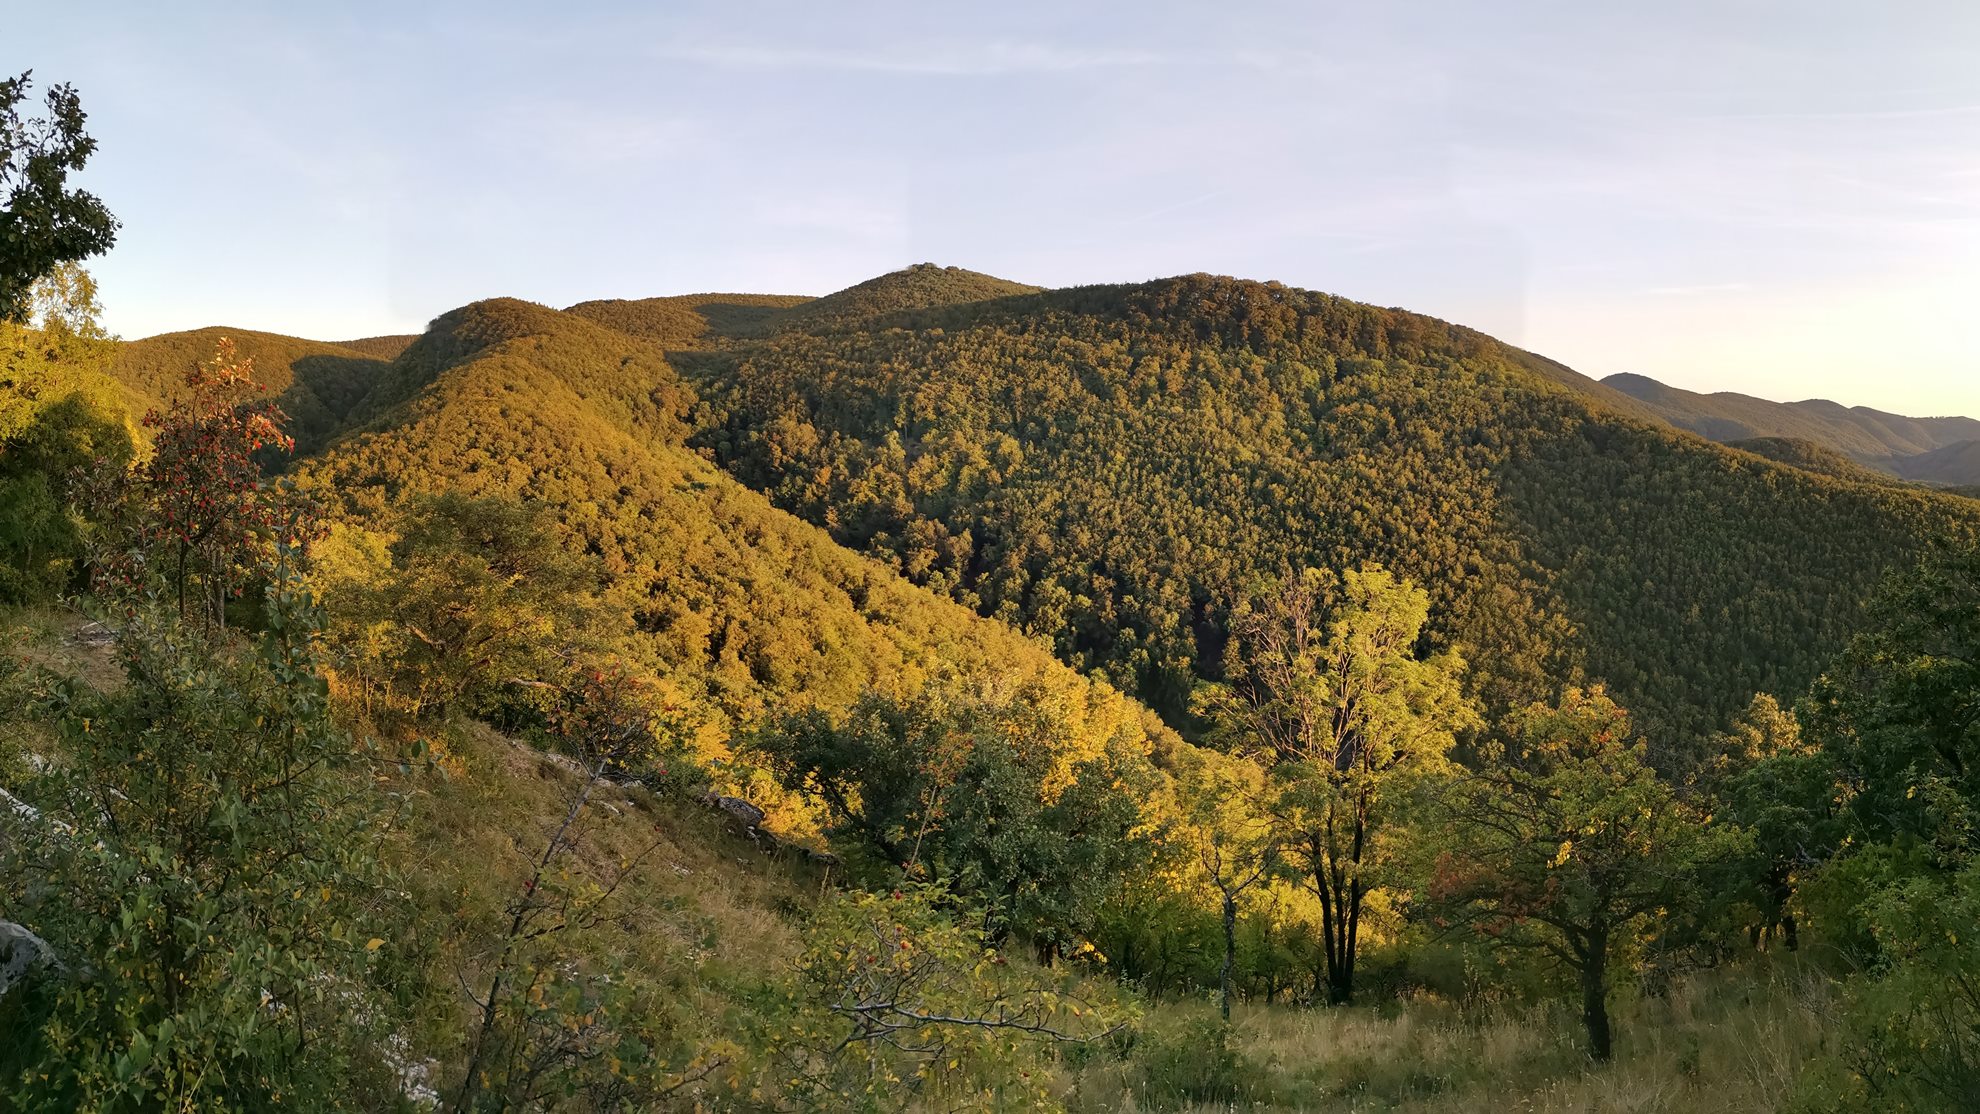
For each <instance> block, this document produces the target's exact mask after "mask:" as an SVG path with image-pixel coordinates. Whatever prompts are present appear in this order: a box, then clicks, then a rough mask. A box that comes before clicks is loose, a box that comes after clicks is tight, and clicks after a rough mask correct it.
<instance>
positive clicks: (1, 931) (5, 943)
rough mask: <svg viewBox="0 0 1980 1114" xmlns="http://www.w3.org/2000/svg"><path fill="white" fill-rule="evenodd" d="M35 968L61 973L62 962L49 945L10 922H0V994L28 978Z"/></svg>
mask: <svg viewBox="0 0 1980 1114" xmlns="http://www.w3.org/2000/svg"><path fill="white" fill-rule="evenodd" d="M36 967H48V968H51V969H53V970H56V971H60V970H62V961H61V960H60V959H58V958H56V956H55V949H54V948H51V947H49V946H48V941H46V940H43V939H42V938H41V937H39V936H36V935H35V934H34V933H32V932H29V931H28V930H27V929H25V928H23V927H21V926H20V925H17V924H15V923H14V922H12V921H0V994H5V993H7V991H8V989H9V988H11V987H12V986H13V985H14V984H15V983H17V982H19V981H21V980H22V979H24V978H26V977H27V974H28V972H29V971H32V970H33V969H35V968H36Z"/></svg>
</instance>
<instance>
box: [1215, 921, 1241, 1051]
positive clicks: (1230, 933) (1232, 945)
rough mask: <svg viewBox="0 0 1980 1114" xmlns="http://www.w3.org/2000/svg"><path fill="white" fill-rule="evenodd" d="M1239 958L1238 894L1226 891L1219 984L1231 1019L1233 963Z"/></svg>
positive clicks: (1226, 1016) (1225, 1011)
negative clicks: (1222, 964)
mask: <svg viewBox="0 0 1980 1114" xmlns="http://www.w3.org/2000/svg"><path fill="white" fill-rule="evenodd" d="M1236 959H1237V896H1236V895H1235V894H1232V893H1230V892H1229V891H1226V892H1225V893H1224V970H1223V973H1222V974H1220V975H1219V976H1218V977H1217V986H1218V989H1219V990H1220V991H1222V993H1223V996H1224V1005H1223V1008H1224V1020H1225V1021H1229V1020H1230V1019H1231V964H1232V963H1234V962H1235V961H1236Z"/></svg>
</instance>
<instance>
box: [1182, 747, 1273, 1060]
mask: <svg viewBox="0 0 1980 1114" xmlns="http://www.w3.org/2000/svg"><path fill="white" fill-rule="evenodd" d="M1178 765H1179V769H1178V771H1177V785H1176V794H1177V796H1178V797H1179V798H1180V799H1181V801H1182V802H1183V808H1184V819H1185V822H1186V823H1187V824H1188V826H1189V827H1190V828H1191V829H1192V834H1193V838H1194V839H1195V841H1196V865H1197V867H1198V868H1199V869H1200V870H1201V871H1202V872H1203V878H1204V880H1205V881H1207V882H1209V883H1210V885H1211V887H1212V888H1214V889H1215V890H1216V891H1217V897H1218V903H1219V912H1220V913H1221V914H1222V917H1223V927H1224V962H1223V965H1222V966H1221V967H1220V968H1219V969H1218V974H1217V992H1218V995H1219V1001H1220V1007H1221V1009H1222V1011H1223V1015H1224V1020H1225V1021H1229V1020H1230V1019H1231V969H1232V968H1233V967H1234V966H1236V963H1237V915H1238V903H1239V901H1241V900H1242V899H1243V898H1244V895H1245V893H1246V892H1247V891H1249V890H1250V889H1251V888H1252V887H1253V886H1256V885H1257V884H1258V883H1260V882H1262V881H1264V880H1265V879H1266V878H1267V877H1268V876H1269V875H1270V874H1271V872H1272V870H1273V869H1274V868H1275V867H1276V866H1277V865H1278V857H1279V835H1278V832H1277V831H1276V830H1275V826H1274V825H1273V823H1272V816H1271V814H1270V813H1269V812H1268V811H1267V810H1266V808H1265V800H1264V797H1265V778H1264V772H1263V771H1262V770H1260V769H1259V768H1258V764H1257V763H1255V762H1253V761H1251V760H1250V759H1248V758H1239V757H1233V756H1228V755H1222V754H1218V753H1217V752H1215V751H1211V750H1198V749H1193V748H1192V749H1190V750H1187V751H1184V752H1182V754H1181V756H1180V760H1179V762H1178Z"/></svg>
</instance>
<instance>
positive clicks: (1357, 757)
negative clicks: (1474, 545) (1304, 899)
mask: <svg viewBox="0 0 1980 1114" xmlns="http://www.w3.org/2000/svg"><path fill="white" fill-rule="evenodd" d="M1323 591H1324V582H1323V579H1322V576H1321V574H1320V573H1318V572H1315V571H1312V570H1308V571H1306V572H1304V573H1302V574H1298V575H1289V576H1288V577H1287V578H1286V579H1285V581H1284V582H1283V583H1282V584H1281V585H1280V586H1279V587H1278V589H1277V590H1276V591H1275V592H1273V593H1271V594H1269V595H1266V596H1264V597H1262V598H1260V599H1258V600H1256V601H1254V602H1253V605H1252V606H1251V607H1250V609H1248V610H1245V611H1241V612H1240V613H1239V614H1238V616H1237V617H1236V619H1235V621H1234V623H1233V626H1234V629H1233V631H1232V634H1233V639H1232V644H1231V655H1230V656H1231V665H1230V672H1231V677H1232V680H1231V681H1230V683H1229V684H1227V685H1223V686H1216V687H1213V688H1209V689H1206V691H1205V693H1204V694H1203V698H1202V700H1201V701H1200V703H1199V708H1200V710H1201V711H1203V712H1205V713H1207V714H1208V715H1209V716H1210V718H1211V720H1212V722H1213V723H1214V724H1215V729H1214V735H1215V736H1216V737H1218V738H1220V739H1221V740H1222V741H1224V742H1225V743H1226V744H1227V745H1231V746H1233V747H1235V748H1236V749H1239V750H1241V751H1245V752H1249V753H1253V754H1257V755H1259V756H1260V757H1261V758H1263V759H1265V760H1266V761H1267V762H1269V763H1270V764H1271V772H1272V778H1273V781H1274V783H1275V789H1276V802H1275V804H1274V811H1275V812H1276V814H1277V817H1278V823H1279V826H1280V836H1281V839H1282V841H1283V843H1284V845H1285V848H1286V850H1287V852H1288V853H1289V854H1290V855H1292V856H1293V857H1294V858H1295V860H1296V861H1297V862H1298V863H1299V864H1300V866H1301V868H1302V870H1301V875H1302V878H1303V881H1304V884H1305V885H1307V886H1309V887H1310V888H1311V889H1312V890H1313V893H1314V895H1315V896H1316V897H1318V898H1319V899H1320V911H1321V930H1322V934H1323V936H1324V937H1325V945H1326V946H1325V949H1324V950H1325V957H1326V968H1325V980H1326V986H1325V991H1326V996H1327V998H1328V1000H1329V1001H1331V1002H1335V1003H1343V1002H1347V1001H1349V1000H1351V999H1352V998H1353V996H1354V970H1355V958H1356V955H1357V953H1358V951H1359V949H1360V942H1361V916H1362V910H1363V907H1364V905H1365V903H1366V901H1367V898H1368V895H1369V893H1370V892H1371V891H1372V890H1374V889H1375V888H1377V887H1379V886H1380V885H1382V883H1383V871H1384V869H1385V867H1386V866H1387V865H1388V863H1389V861H1390V860H1391V858H1392V855H1391V852H1392V851H1393V847H1392V844H1393V843H1394V842H1395V840H1396V837H1397V833H1396V832H1395V831H1394V830H1393V829H1395V828H1396V827H1398V826H1399V825H1398V824H1397V823H1396V822H1397V820H1398V817H1399V813H1400V807H1401V806H1402V805H1403V803H1404V802H1405V800H1406V799H1407V797H1408V796H1409V793H1410V789H1411V788H1412V787H1413V786H1414V785H1415V784H1416V783H1418V782H1419V781H1420V779H1422V778H1424V777H1426V776H1429V775H1433V774H1437V773H1441V772H1444V771H1446V770H1447V769H1449V765H1450V759H1449V754H1450V750H1451V748H1452V746H1454V745H1455V742H1456V733H1457V732H1458V731H1462V730H1465V729H1467V728H1469V727H1470V726H1472V725H1473V724H1474V723H1475V722H1476V721H1477V713H1476V712H1475V711H1474V710H1473V709H1472V707H1471V705H1470V703H1469V702H1468V701H1467V700H1466V698H1465V696H1464V694H1463V691H1462V688H1461V686H1460V684H1459V677H1460V675H1461V674H1462V672H1463V669H1464V663H1463V661H1462V660H1461V659H1459V658H1458V657H1457V656H1456V655H1455V654H1454V653H1448V652H1447V653H1441V654H1436V655H1433V656H1430V657H1427V658H1426V657H1423V656H1420V655H1419V653H1418V650H1417V645H1418V639H1419V636H1420V635H1421V634H1422V631H1423V624H1424V621H1425V620H1426V619H1427V618H1428V615H1429V608H1430V603H1429V597H1428V595H1427V594H1425V593H1424V592H1423V590H1422V589H1420V588H1417V587H1416V586H1414V585H1412V584H1410V583H1408V582H1406V581H1402V580H1398V579H1397V578H1396V577H1394V576H1392V575H1390V574H1389V573H1388V572H1387V571H1386V570H1384V569H1382V568H1379V567H1372V566H1371V567H1367V568H1363V569H1361V570H1358V571H1353V572H1349V573H1348V574H1347V575H1346V576H1345V578H1343V581H1342V583H1341V586H1340V592H1339V597H1340V601H1341V602H1340V606H1339V608H1338V611H1337V614H1336V617H1335V618H1334V619H1333V621H1332V622H1328V623H1323V621H1322V606H1321V601H1322V599H1323Z"/></svg>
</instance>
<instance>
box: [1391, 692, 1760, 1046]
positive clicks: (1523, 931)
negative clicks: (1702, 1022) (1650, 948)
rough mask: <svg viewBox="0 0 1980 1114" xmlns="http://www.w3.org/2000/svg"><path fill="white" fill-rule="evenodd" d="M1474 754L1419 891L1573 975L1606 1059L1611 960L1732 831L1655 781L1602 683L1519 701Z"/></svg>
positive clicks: (1685, 889) (1736, 845)
mask: <svg viewBox="0 0 1980 1114" xmlns="http://www.w3.org/2000/svg"><path fill="white" fill-rule="evenodd" d="M1483 749H1484V753H1483V755H1482V760H1481V762H1480V768H1479V770H1478V771H1477V772H1475V773H1469V774H1465V775H1462V776H1460V777H1458V778H1456V779H1454V780H1453V782H1452V783H1451V784H1450V785H1449V786H1448V788H1446V789H1445V790H1444V791H1443V792H1442V793H1440V794H1439V796H1440V798H1441V800H1442V802H1443V804H1442V808H1443V810H1444V815H1445V817H1446V819H1447V821H1448V826H1447V829H1446V835H1447V838H1448V841H1449V843H1448V847H1447V849H1446V850H1445V851H1443V853H1442V854H1441V855H1440V856H1439V858H1438V861H1437V867H1436V876H1435V878H1434V879H1433V881H1432V883H1431V887H1430V897H1431V900H1432V901H1433V902H1435V903H1437V904H1438V905H1440V906H1441V907H1442V909H1443V915H1444V918H1445V920H1446V923H1450V921H1452V920H1455V921H1456V922H1457V923H1459V924H1462V925H1465V926H1468V927H1470V928H1472V929H1474V930H1475V931H1477V932H1479V933H1481V934H1482V935H1483V936H1484V937H1485V939H1487V940H1488V941H1490V942H1492V943H1495V944H1501V945H1508V946H1522V947H1538V948H1542V949H1544V950H1545V951H1546V952H1547V953H1548V954H1550V955H1552V956H1553V957H1554V958H1555V959H1557V960H1559V961H1560V962H1561V963H1562V964H1564V965H1565V966H1566V967H1567V968H1568V969H1569V970H1570V971H1572V972H1573V973H1574V974H1575V976H1576V978H1577V980H1578V981H1579V983H1580V987H1581V1014H1582V1024H1583V1026H1584V1027H1585V1028H1586V1030H1587V1034H1588V1051H1589V1054H1590V1055H1591V1056H1593V1057H1594V1058H1595V1059H1596V1060H1608V1059H1609V1058H1610V1056H1611V1054H1612V1053H1613V1050H1614V1041H1613V1036H1612V1034H1611V1032H1610V1026H1609V1010H1608V999H1609V988H1610V968H1611V966H1612V965H1614V964H1615V963H1617V962H1618V961H1619V960H1620V959H1621V958H1622V957H1621V955H1620V952H1621V951H1622V949H1623V947H1624V945H1625V944H1627V943H1633V942H1634V941H1635V940H1636V939H1637V938H1638V934H1639V933H1640V932H1641V931H1643V930H1645V929H1646V928H1650V927H1653V926H1654V925H1655V924H1657V923H1658V922H1660V921H1661V920H1662V919H1663V918H1664V917H1665V916H1666V915H1667V911H1668V910H1669V908H1670V907H1672V906H1674V905H1676V904H1678V903H1680V902H1682V901H1685V900H1687V895H1688V894H1689V893H1692V892H1695V890H1694V887H1695V886H1696V884H1697V880H1698V877H1699V874H1700V872H1701V871H1703V870H1704V869H1706V868H1707V867H1709V866H1711V865H1712V864H1714V863H1717V862H1720V861H1723V860H1724V859H1725V858H1727V857H1728V856H1730V855H1732V854H1735V853H1737V852H1738V851H1739V850H1741V848H1742V846H1743V843H1744V837H1743V833H1741V832H1738V831H1736V830H1733V829H1729V828H1726V827H1723V826H1716V825H1709V824H1707V823H1706V822H1705V817H1704V816H1703V815H1702V814H1701V813H1699V812H1698V811H1697V810H1696V809H1694V808H1692V807H1690V806H1688V805H1687V804H1685V803H1684V802H1683V801H1682V800H1681V799H1680V798H1679V797H1678V795H1677V794H1676V792H1674V791H1673V790H1672V789H1671V787H1670V786H1669V785H1667V784H1665V783H1664V781H1663V780H1661V779H1660V778H1659V777H1658V776H1657V774H1656V772H1655V771H1654V770H1652V769H1651V767H1650V764H1649V761H1648V758H1647V753H1646V751H1647V748H1646V746H1645V744H1644V743H1643V741H1642V740H1641V739H1639V738H1634V737H1632V736H1631V734H1630V724H1629V717H1628V715H1627V713H1625V712H1624V711H1623V709H1622V708H1620V707H1618V706H1617V705H1616V703H1615V702H1614V701H1612V700H1610V699H1609V697H1608V695H1607V694H1606V693H1604V692H1603V691H1602V690H1601V689H1600V688H1596V689H1592V690H1587V691H1583V690H1580V689H1568V690H1567V691H1566V692H1565V693H1563V694H1562V696H1561V699H1560V701H1559V703H1558V704H1556V705H1548V704H1535V705H1533V706H1531V707H1529V708H1528V709H1526V711H1525V712H1523V713H1522V714H1520V715H1519V716H1518V717H1517V719H1516V720H1515V722H1514V723H1513V725H1512V730H1511V740H1510V741H1509V742H1488V743H1487V744H1486V745H1485V746H1484V748H1483Z"/></svg>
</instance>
